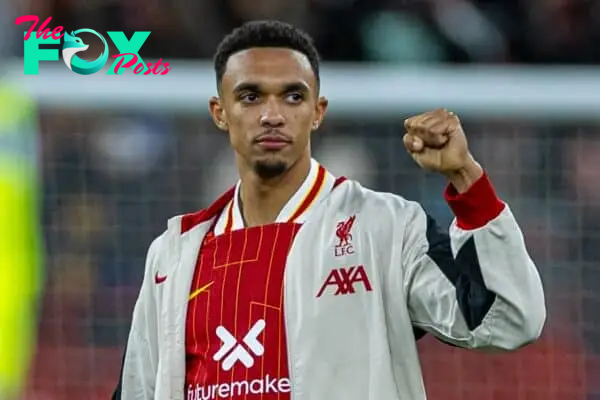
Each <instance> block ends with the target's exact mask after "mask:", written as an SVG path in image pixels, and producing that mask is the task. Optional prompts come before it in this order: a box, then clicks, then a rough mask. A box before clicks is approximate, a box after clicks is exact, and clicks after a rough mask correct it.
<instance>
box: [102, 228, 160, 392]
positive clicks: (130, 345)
mask: <svg viewBox="0 0 600 400" xmlns="http://www.w3.org/2000/svg"><path fill="white" fill-rule="evenodd" d="M160 242H161V237H158V238H157V239H155V240H154V241H153V242H152V244H151V245H150V248H149V249H148V255H147V257H146V267H145V272H144V280H143V282H142V288H141V289H140V294H139V296H138V299H137V301H136V303H135V307H134V310H133V318H132V322H131V330H130V332H129V339H128V340H127V346H126V348H125V354H124V355H123V364H122V367H121V374H120V379H119V383H118V385H117V388H116V390H115V392H114V394H113V397H112V399H113V400H120V399H123V400H152V399H154V390H155V383H156V382H155V379H156V373H157V371H158V321H157V309H156V299H155V297H154V274H155V271H156V270H157V269H156V263H157V259H158V254H159V251H160V250H159V249H160Z"/></svg>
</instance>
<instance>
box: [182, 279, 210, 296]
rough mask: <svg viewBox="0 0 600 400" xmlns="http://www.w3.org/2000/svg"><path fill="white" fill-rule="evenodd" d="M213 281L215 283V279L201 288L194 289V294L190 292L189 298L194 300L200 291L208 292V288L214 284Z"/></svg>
mask: <svg viewBox="0 0 600 400" xmlns="http://www.w3.org/2000/svg"><path fill="white" fill-rule="evenodd" d="M213 283H215V281H212V282H210V283H207V284H206V285H204V286H202V287H201V288H200V289H196V290H194V291H193V292H192V294H190V298H189V299H188V300H192V299H193V298H194V297H196V296H198V295H199V294H200V293H202V292H206V291H207V290H208V288H209V287H211V286H212V284H213Z"/></svg>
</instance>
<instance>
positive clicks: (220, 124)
mask: <svg viewBox="0 0 600 400" xmlns="http://www.w3.org/2000/svg"><path fill="white" fill-rule="evenodd" d="M208 109H209V111H210V115H211V117H212V119H213V122H214V123H215V125H216V126H217V128H219V129H220V130H222V131H227V115H226V113H225V109H224V108H223V105H222V103H221V99H220V98H218V97H215V96H213V97H211V98H210V100H209V101H208Z"/></svg>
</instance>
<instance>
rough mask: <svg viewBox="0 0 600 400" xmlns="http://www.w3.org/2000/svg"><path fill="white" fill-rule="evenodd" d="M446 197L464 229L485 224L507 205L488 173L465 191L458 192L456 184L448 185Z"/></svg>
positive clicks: (457, 222)
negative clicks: (497, 192) (495, 188)
mask: <svg viewBox="0 0 600 400" xmlns="http://www.w3.org/2000/svg"><path fill="white" fill-rule="evenodd" d="M444 197H445V199H446V202H447V203H448V205H449V206H450V209H452V212H453V213H454V215H455V216H456V225H457V226H458V227H459V228H461V229H464V230H473V229H478V228H481V227H483V226H485V225H486V224H487V223H488V222H490V221H492V220H493V219H495V218H496V217H497V216H498V215H500V213H501V212H502V211H503V210H504V207H505V204H504V202H502V200H500V199H499V198H498V196H497V194H496V191H495V190H494V187H493V186H492V183H491V182H490V179H489V177H488V175H487V174H486V173H484V174H483V176H482V177H481V178H479V179H478V180H477V181H476V182H475V183H473V185H471V187H470V188H469V189H468V190H467V191H466V192H464V193H458V192H457V191H456V189H455V188H454V186H452V185H451V184H450V185H448V186H447V187H446V190H445V191H444Z"/></svg>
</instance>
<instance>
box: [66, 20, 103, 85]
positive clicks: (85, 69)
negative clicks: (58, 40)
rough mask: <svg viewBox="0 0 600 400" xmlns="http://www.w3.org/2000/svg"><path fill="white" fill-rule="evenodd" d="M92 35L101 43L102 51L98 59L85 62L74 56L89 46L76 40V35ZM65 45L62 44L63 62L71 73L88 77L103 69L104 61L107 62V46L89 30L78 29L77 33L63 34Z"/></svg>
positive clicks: (100, 36)
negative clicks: (102, 45)
mask: <svg viewBox="0 0 600 400" xmlns="http://www.w3.org/2000/svg"><path fill="white" fill-rule="evenodd" d="M86 32H87V33H93V34H94V35H96V36H98V37H99V38H100V39H101V40H102V43H103V44H104V51H103V52H102V53H101V54H100V57H98V59H96V60H95V61H85V60H82V59H81V58H79V57H78V56H76V55H75V54H76V53H79V52H81V51H85V50H87V49H88V48H89V47H90V46H88V45H86V44H85V43H83V41H82V40H81V39H80V38H78V37H77V36H76V35H78V34H79V33H86ZM64 38H65V43H64V44H63V60H64V61H65V64H67V67H69V69H70V70H71V71H74V72H77V73H78V74H81V75H90V74H93V73H95V72H98V71H100V70H101V69H102V67H104V64H106V60H108V44H107V43H106V40H105V39H104V37H102V35H100V34H99V33H98V32H96V31H94V30H91V29H79V30H78V31H75V32H71V34H70V35H69V34H68V33H66V32H65V36H64Z"/></svg>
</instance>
